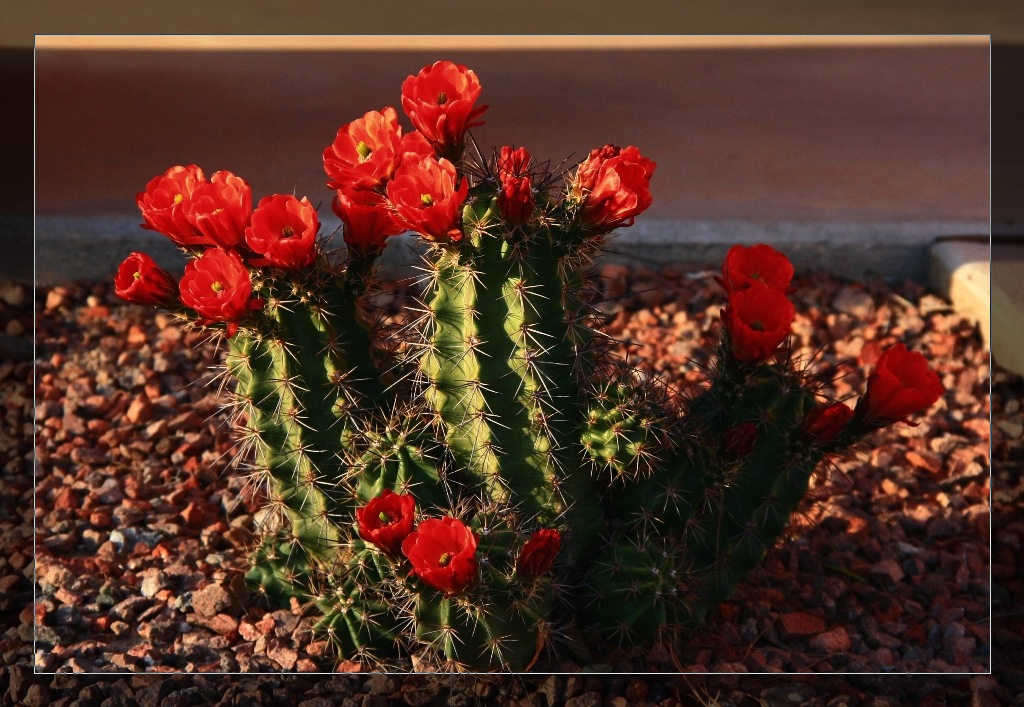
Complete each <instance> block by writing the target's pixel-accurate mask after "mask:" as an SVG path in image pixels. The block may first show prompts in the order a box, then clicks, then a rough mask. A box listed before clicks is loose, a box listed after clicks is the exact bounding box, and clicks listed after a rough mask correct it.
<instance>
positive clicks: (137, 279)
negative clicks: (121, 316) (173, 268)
mask: <svg viewBox="0 0 1024 707" xmlns="http://www.w3.org/2000/svg"><path fill="white" fill-rule="evenodd" d="M114 293H115V294H116V295H117V296H118V297H120V298H121V299H123V300H126V301H128V302H131V303H133V304H145V305H149V306H151V307H173V306H175V305H176V304H178V282H177V280H175V279H174V277H173V276H172V275H171V274H170V273H169V272H167V271H166V270H164V269H163V268H161V267H160V266H159V265H157V264H156V263H155V262H154V261H153V259H152V258H151V257H149V256H148V255H146V254H145V253H132V254H131V255H129V256H128V257H127V258H125V259H124V262H122V263H121V265H120V266H119V267H118V268H117V275H116V276H115V277H114Z"/></svg>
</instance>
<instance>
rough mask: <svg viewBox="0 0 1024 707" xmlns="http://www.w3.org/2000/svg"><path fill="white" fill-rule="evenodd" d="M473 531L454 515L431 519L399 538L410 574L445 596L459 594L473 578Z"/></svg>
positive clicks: (474, 536) (475, 566)
mask: <svg viewBox="0 0 1024 707" xmlns="http://www.w3.org/2000/svg"><path fill="white" fill-rule="evenodd" d="M476 544H477V537H476V534H475V533H474V532H473V531H472V530H470V529H469V527H468V526H466V525H465V524H464V523H463V522H462V521H461V520H458V519H456V518H440V519H437V518H430V519H428V520H425V521H423V522H421V523H420V524H419V527H418V528H417V529H416V530H414V531H413V532H412V533H410V534H409V535H408V536H407V537H406V538H405V540H404V541H402V554H403V555H405V556H406V558H408V560H409V562H411V563H412V568H413V571H412V574H413V575H415V576H417V577H419V578H420V579H421V580H422V581H423V582H424V583H425V584H428V585H430V586H431V587H433V588H434V589H437V590H438V591H441V592H444V594H445V595H446V596H453V595H455V594H459V593H461V592H463V591H465V589H466V588H467V587H468V586H469V585H470V584H471V583H472V582H473V579H474V578H475V577H476V570H477V559H476Z"/></svg>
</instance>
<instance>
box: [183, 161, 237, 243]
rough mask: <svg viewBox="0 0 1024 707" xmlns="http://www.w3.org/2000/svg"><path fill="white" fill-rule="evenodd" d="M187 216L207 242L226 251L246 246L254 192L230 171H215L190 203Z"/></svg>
mask: <svg viewBox="0 0 1024 707" xmlns="http://www.w3.org/2000/svg"><path fill="white" fill-rule="evenodd" d="M185 215H186V217H187V218H188V219H189V221H190V222H192V223H193V224H194V225H195V227H196V229H197V230H198V231H199V232H200V233H202V234H203V236H204V237H205V238H206V242H207V243H209V244H212V245H215V246H217V247H219V248H224V249H225V250H227V249H230V248H235V247H237V246H240V245H242V244H243V243H245V228H246V226H248V225H249V217H250V216H251V215H252V189H250V187H249V184H248V183H247V182H246V181H245V180H244V179H242V178H241V177H236V176H235V175H234V174H232V173H231V172H226V171H221V172H215V173H214V174H213V176H212V177H210V181H208V182H203V183H202V184H200V185H199V186H197V187H196V189H195V191H194V192H193V193H192V199H191V201H189V202H187V205H186V208H185Z"/></svg>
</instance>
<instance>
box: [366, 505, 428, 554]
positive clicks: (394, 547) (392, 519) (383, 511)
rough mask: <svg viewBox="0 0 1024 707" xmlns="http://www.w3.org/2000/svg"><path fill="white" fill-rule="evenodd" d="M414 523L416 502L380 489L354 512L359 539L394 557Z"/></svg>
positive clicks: (399, 551)
mask: <svg viewBox="0 0 1024 707" xmlns="http://www.w3.org/2000/svg"><path fill="white" fill-rule="evenodd" d="M415 520H416V499H415V498H413V497H412V496H411V495H408V494H400V493H395V492H394V491H392V490H391V489H384V491H382V492H381V494H380V495H379V496H377V497H376V498H374V499H372V500H371V501H370V502H369V503H367V504H366V505H365V506H362V507H360V508H357V509H356V522H357V523H358V524H359V537H361V538H362V539H363V540H365V541H366V542H369V543H373V544H374V545H376V546H377V547H379V548H380V549H381V550H383V551H384V552H386V553H387V554H389V555H394V556H398V555H400V554H401V551H402V541H403V540H405V539H406V537H408V535H409V533H411V532H412V528H413V523H414V522H415Z"/></svg>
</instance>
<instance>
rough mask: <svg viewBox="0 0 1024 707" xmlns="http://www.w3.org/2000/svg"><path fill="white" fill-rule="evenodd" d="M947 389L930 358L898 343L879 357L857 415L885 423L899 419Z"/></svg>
mask: <svg viewBox="0 0 1024 707" xmlns="http://www.w3.org/2000/svg"><path fill="white" fill-rule="evenodd" d="M944 392H945V391H944V389H943V387H942V383H941V382H940V381H939V375H938V374H937V373H936V372H935V371H933V370H931V369H930V368H929V367H928V360H927V359H925V357H924V356H923V355H922V354H920V353H918V352H917V351H908V350H907V347H906V344H896V345H895V346H893V347H891V348H888V349H886V350H885V351H883V352H882V355H881V356H880V357H879V359H878V362H877V363H876V364H875V370H874V371H873V372H872V373H871V375H870V376H868V385H867V390H866V391H865V393H864V395H863V396H861V399H860V400H859V401H858V402H857V409H856V410H855V411H854V416H855V417H856V418H857V419H858V420H865V421H868V422H875V423H881V424H883V425H887V424H891V423H893V422H899V421H901V420H905V419H906V418H907V417H909V416H910V415H913V414H915V413H918V412H923V411H925V410H927V409H928V408H929V407H931V406H932V404H933V403H934V402H935V401H936V400H938V399H939V398H940V397H942V394H943V393H944Z"/></svg>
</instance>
